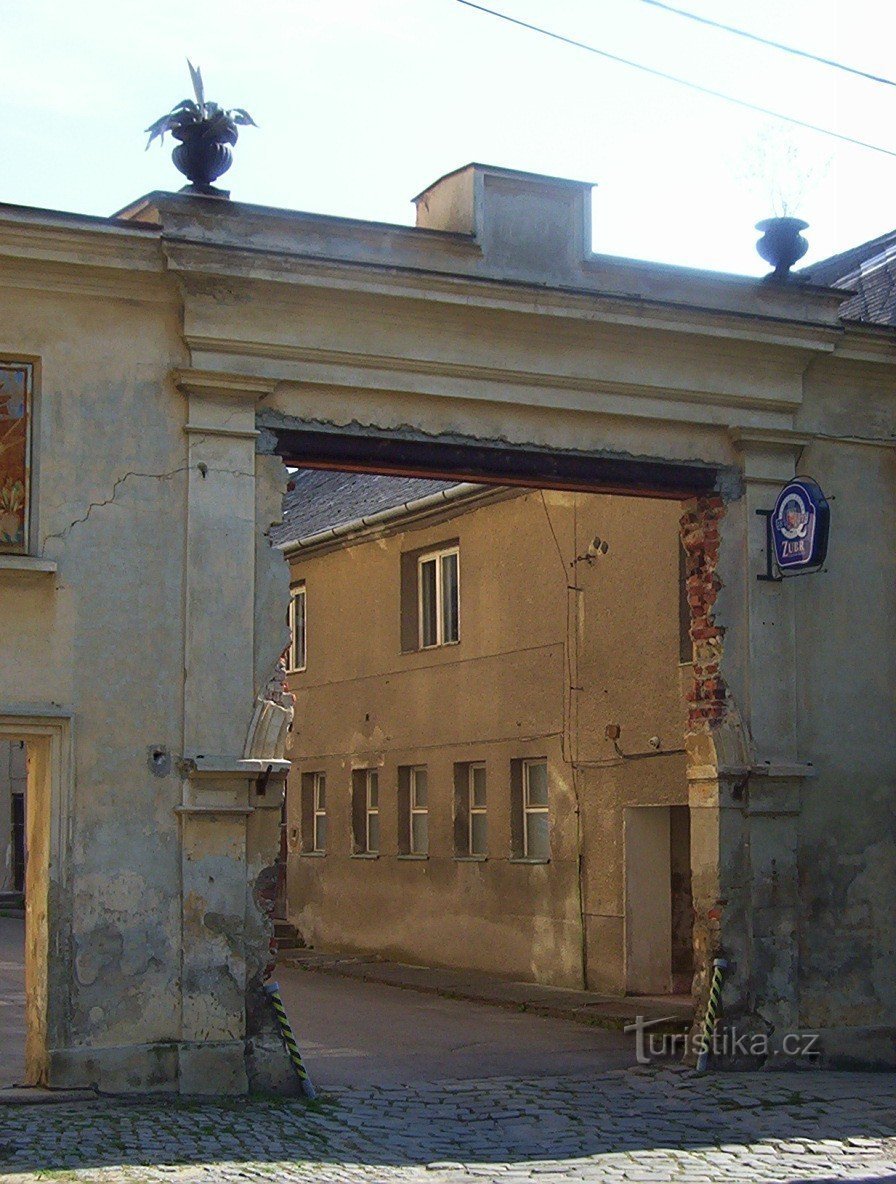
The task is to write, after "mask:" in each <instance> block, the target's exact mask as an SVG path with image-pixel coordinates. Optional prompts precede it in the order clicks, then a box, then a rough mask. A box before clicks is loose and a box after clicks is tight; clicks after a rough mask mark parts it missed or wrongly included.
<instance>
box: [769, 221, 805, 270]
mask: <svg viewBox="0 0 896 1184" xmlns="http://www.w3.org/2000/svg"><path fill="white" fill-rule="evenodd" d="M808 226H809V223H808V222H804V221H803V220H802V218H766V219H764V220H763V221H762V222H757V223H756V229H757V230H761V231H762V238H761V239H760V240H759V241H758V242H757V244H756V250H757V251H758V252H759V254H760V256H761V257H762V258H763V259H764V260H765V261H766V263H770V264H771V265H772V267H773V268H774V271H773V272H772V273H771V276H770V277H769V278H774V279H779V280H786V279H788V278H789V272H790V269H791V267H793V265H794V263H796V262H797V260H799V259H802V257H803V256H804V255H805V253H806V252H807V251H808V250H809V244H808V242H807V241H806V240H805V239H804V238H803V236H802V234H800V231H801V230H806V229H807V228H808Z"/></svg>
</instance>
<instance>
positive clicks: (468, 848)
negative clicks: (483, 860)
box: [454, 761, 488, 857]
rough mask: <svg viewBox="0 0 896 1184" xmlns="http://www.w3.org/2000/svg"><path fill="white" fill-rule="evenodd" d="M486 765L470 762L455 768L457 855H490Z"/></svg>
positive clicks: (457, 765) (455, 843) (455, 842)
mask: <svg viewBox="0 0 896 1184" xmlns="http://www.w3.org/2000/svg"><path fill="white" fill-rule="evenodd" d="M485 792H486V791H485V763H484V762H483V761H469V762H463V763H460V764H456V765H455V766H454V853H455V855H457V856H461V857H464V856H470V855H479V856H485V855H486V854H487V853H488V822H487V818H488V816H487V813H486V797H485Z"/></svg>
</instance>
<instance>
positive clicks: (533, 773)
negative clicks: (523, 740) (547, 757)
mask: <svg viewBox="0 0 896 1184" xmlns="http://www.w3.org/2000/svg"><path fill="white" fill-rule="evenodd" d="M550 853H551V848H550V837H549V833H548V766H547V762H546V761H543V760H534V761H523V857H524V858H525V859H547V858H549V856H550Z"/></svg>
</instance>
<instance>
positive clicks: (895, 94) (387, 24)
mask: <svg viewBox="0 0 896 1184" xmlns="http://www.w3.org/2000/svg"><path fill="white" fill-rule="evenodd" d="M483 2H484V3H486V4H487V5H488V6H489V7H492V8H496V9H499V10H501V11H503V12H505V13H507V14H509V15H512V16H515V17H517V18H519V19H521V20H526V21H530V22H533V23H536V24H540V25H543V26H545V27H548V28H550V29H552V30H554V31H556V32H559V33H562V34H564V35H566V36H570V37H574V38H577V39H579V40H582V41H586V42H588V43H589V44H591V45H594V46H596V47H598V48H601V49H603V50H606V51H607V52H610V53H613V54H617V55H620V56H623V57H628V58H632V59H634V60H636V61H639V62H642V63H643V64H645V65H648V66H651V67H653V68H656V69H659V70H664V71H667V72H671V73H674V74H679V75H681V76H683V77H686V78H688V79H690V80H692V81H694V82H697V83H700V84H701V85H703V86H708V87H712V88H715V89H719V90H724V91H728V92H730V93H731V94H733V95H736V96H738V97H740V98H743V99H747V100H749V101H750V102H753V103H758V104H759V105H761V106H764V107H769V108H773V109H775V110H778V111H781V112H785V113H787V114H790V115H793V116H795V117H797V118H800V119H804V120H808V121H809V122H812V123H816V124H821V125H823V126H825V127H828V128H830V129H832V130H835V131H839V132H842V133H844V134H846V135H851V136H854V137H856V138H858V139H861V140H867V141H871V142H873V143H875V144H879V145H880V146H882V147H884V148H887V149H889V150H890V151H893V152H896V87H894V86H886V85H883V84H880V83H872V82H869V81H865V80H862V79H858V78H854V77H851V76H848V75H846V74H844V73H842V72H841V71H838V70H833V69H831V68H829V67H825V66H821V65H817V64H814V63H811V62H806V61H803V60H801V59H798V58H796V57H793V56H791V55H789V54H784V53H781V52H779V51H776V50H773V49H769V48H764V47H761V46H757V45H753V44H751V43H749V42H747V41H744V40H743V39H741V38H737V37H733V36H731V35H729V34H726V33H722V32H719V31H716V30H713V29H710V28H706V27H703V26H700V25H697V24H695V23H694V22H692V21H689V20H685V19H683V18H681V17H678V16H675V15H673V14H671V13H667V12H664V11H662V10H659V9H657V8H655V7H653V6H651V5H648V4H646V3H644V0H483ZM672 2H674V3H675V4H676V6H678V7H681V8H687V9H689V10H690V11H692V12H695V13H699V14H701V15H705V16H711V17H712V18H713V19H715V20H717V21H723V22H725V23H728V24H733V25H737V26H740V27H743V28H747V29H749V30H750V31H752V32H755V33H758V34H760V35H764V36H766V37H771V38H773V39H774V40H777V41H783V42H786V43H788V44H791V45H795V46H798V47H799V48H801V49H805V50H808V51H810V52H813V53H816V54H819V55H822V56H825V57H830V58H835V59H837V60H839V61H843V62H846V63H847V64H849V65H852V66H855V67H857V68H859V69H863V70H866V71H869V72H871V73H876V74H880V75H883V76H885V77H894V76H896V61H894V58H893V54H892V46H893V44H894V33H896V3H894V2H893V0H749V2H747V0H672ZM0 22H2V25H0V27H2V28H3V30H4V33H5V37H4V41H5V44H6V51H5V53H4V66H3V75H2V82H0V87H2V95H3V103H2V106H3V118H2V120H0V160H2V162H3V165H2V169H0V201H3V202H8V203H15V204H22V205H31V206H39V207H44V208H51V209H62V210H72V211H77V212H81V213H88V214H101V215H108V214H111V213H113V212H114V211H116V210H117V209H120V208H121V207H123V206H125V205H127V204H128V203H129V202H131V201H132V200H133V199H135V198H137V197H139V196H140V195H142V194H144V193H147V192H149V191H152V190H155V189H178V188H180V186H181V184H182V183H184V178H182V177H181V176H180V174H179V173H177V171H176V170H175V169H174V166H173V165H172V164H171V159H170V148H171V147H172V144H171V141H170V140H169V139H166V141H165V144H164V146H163V147H162V148H161V149H160V148H159V146H158V143H156V144H154V145H153V146H152V147H151V148H150V149H149V150H148V151H144V145H145V142H146V137H145V135H144V134H143V129H144V128H145V127H147V126H148V124H150V123H151V122H152V121H153V120H155V119H156V118H157V117H158V116H160V115H162V114H164V113H165V112H166V111H167V110H168V109H169V108H170V107H172V106H173V105H174V104H175V103H176V102H178V101H179V100H180V99H182V98H184V97H186V96H188V95H189V94H190V84H189V77H188V73H187V66H186V60H185V59H186V58H187V57H189V58H190V59H191V60H192V61H193V62H194V64H198V65H199V66H200V67H201V68H202V72H203V76H204V78H205V83H206V94H207V97H208V98H210V99H214V100H216V101H217V102H219V103H221V104H222V105H224V106H228V107H245V108H247V109H248V110H249V111H250V113H251V114H252V115H253V116H254V118H255V120H256V122H257V123H258V125H259V126H258V128H257V129H255V128H247V129H244V130H243V131H241V134H240V140H239V143H238V145H237V148H236V153H235V159H234V164H233V168H232V169H231V171H230V172H229V173H228V174H227V175H226V178H222V179H221V181H220V182H219V184H221V185H225V184H226V185H227V186H228V187H229V188H230V190H231V193H232V196H233V199H234V200H237V201H245V202H252V203H257V204H261V205H271V206H283V207H287V208H291V209H299V210H307V211H312V212H316V213H329V214H337V215H341V216H345V217H351V218H363V219H371V220H375V221H386V222H397V223H412V221H413V206H412V205H411V201H410V199H411V198H412V197H413V196H414V195H415V194H416V193H418V192H419V191H420V190H422V189H424V188H425V187H426V186H427V185H428V184H429V183H430V182H432V181H434V180H435V179H436V178H437V177H439V176H441V175H443V174H444V173H446V172H450V171H451V170H452V169H454V168H456V167H458V166H460V165H463V164H466V163H467V162H469V161H473V160H476V161H481V162H485V163H489V164H495V165H502V166H505V167H509V168H517V169H523V170H527V171H531V172H538V173H547V174H553V175H558V176H564V177H573V178H576V179H579V180H585V181H591V182H593V183H594V184H595V185H596V189H595V190H594V196H593V219H592V220H593V226H594V249H595V250H596V251H599V252H601V253H607V254H612V255H622V256H628V257H632V258H640V259H652V260H657V261H662V262H667V263H675V264H681V265H684V266H689V267H702V268H709V269H713V270H721V271H731V272H736V273H740V274H745V275H761V274H763V273H764V271H766V270H767V267H766V265H765V264H763V263H762V261H761V260H760V259H759V257H758V256H757V255H756V253H755V242H756V239H757V238H758V237H759V236H758V234H757V233H756V231H755V230H754V229H753V226H754V223H755V222H757V221H758V220H759V219H761V218H764V217H768V216H770V215H772V214H775V213H780V212H782V211H781V199H782V197H783V199H784V200H785V201H786V203H787V206H788V208H787V212H788V213H793V214H795V215H798V216H800V217H803V218H804V219H805V220H806V221H807V222H809V223H810V229H809V230H808V231H807V232H806V236H807V238H808V239H809V242H810V252H809V254H808V255H807V256H806V259H805V262H806V263H809V262H811V260H812V259H813V258H816V259H818V258H824V257H825V256H827V255H830V254H834V253H835V252H837V251H841V250H845V249H847V248H848V247H850V246H853V245H856V244H857V243H860V242H863V241H865V240H866V239H869V238H873V237H875V236H877V235H879V234H882V233H884V232H886V231H889V230H892V229H894V227H896V156H887V155H884V154H881V153H877V152H872V151H869V150H867V149H861V148H857V147H853V146H850V145H847V144H843V143H840V142H838V141H837V140H833V139H829V138H827V137H825V136H822V135H819V134H817V133H814V132H809V131H805V130H801V129H799V128H795V127H788V126H787V125H785V124H781V123H778V122H776V121H774V120H771V119H769V118H767V117H765V116H762V115H759V114H755V113H752V112H749V111H744V110H740V109H738V108H736V107H733V106H730V105H729V104H726V103H723V102H721V101H718V100H715V99H712V98H709V97H706V96H703V95H699V94H696V93H694V92H692V91H690V90H687V89H685V88H682V87H678V86H675V85H674V84H672V83H669V82H665V81H662V80H660V79H657V78H653V77H650V76H648V75H646V74H643V73H641V72H638V71H635V70H632V69H630V68H627V67H625V66H622V65H619V64H616V63H613V62H610V61H607V60H605V59H602V58H599V57H595V56H594V55H592V54H589V53H585V52H583V51H581V50H579V49H575V48H572V47H571V46H568V45H563V44H560V43H558V42H556V41H552V40H549V39H548V38H546V37H544V36H540V35H538V34H536V33H532V32H530V31H528V30H525V29H521V28H516V27H513V26H511V25H509V24H507V23H506V22H504V21H501V20H497V19H496V18H494V17H491V16H488V15H485V14H483V13H481V12H477V11H474V10H472V9H470V8H467V7H464V6H462V5H461V4H459V3H457V0H251V2H247V0H214V3H209V2H206V3H195V2H194V3H188V2H185V0H153V3H152V4H133V3H131V4H129V3H127V0H125V2H124V3H122V0H116V2H115V3H111V2H110V0H76V2H74V3H71V4H63V3H60V0H0ZM776 207H777V208H776Z"/></svg>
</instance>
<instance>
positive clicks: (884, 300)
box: [798, 230, 896, 327]
mask: <svg viewBox="0 0 896 1184" xmlns="http://www.w3.org/2000/svg"><path fill="white" fill-rule="evenodd" d="M798 274H799V275H800V277H801V278H803V279H806V280H809V281H810V282H811V283H813V284H821V285H824V286H828V287H832V288H847V289H849V290H850V295H848V296H847V298H846V299H845V300H844V302H843V304H842V305H841V306H840V316H841V317H842V318H843V320H845V321H861V322H863V323H865V324H870V325H887V326H891V327H892V326H896V230H891V231H890V232H889V233H888V234H882V235H880V236H879V237H878V238H873V239H870V240H869V241H868V242H866V243H860V244H859V245H858V246H857V247H851V248H850V249H849V250H848V251H843V252H841V254H839V255H832V256H831V257H830V259H822V260H820V261H819V262H818V263H813V264H812V266H811V267H806V268H804V269H803V270H802V271H800V272H799V273H798Z"/></svg>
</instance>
